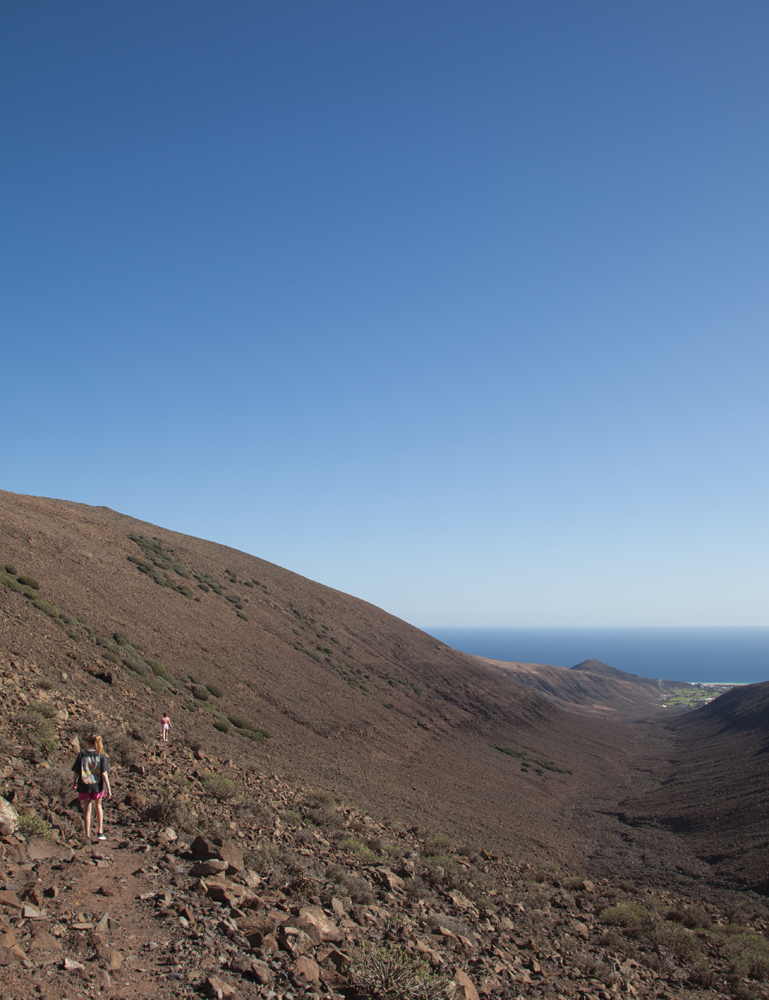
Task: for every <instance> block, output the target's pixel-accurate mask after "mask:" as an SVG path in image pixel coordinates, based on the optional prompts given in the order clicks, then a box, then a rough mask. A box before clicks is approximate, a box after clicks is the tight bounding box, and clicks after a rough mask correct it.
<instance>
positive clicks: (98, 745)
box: [88, 733, 104, 753]
mask: <svg viewBox="0 0 769 1000" xmlns="http://www.w3.org/2000/svg"><path fill="white" fill-rule="evenodd" d="M88 746H89V747H93V748H94V750H95V751H96V752H97V753H103V751H104V746H103V744H102V741H101V736H99V734H98V733H91V735H90V736H89V737H88Z"/></svg>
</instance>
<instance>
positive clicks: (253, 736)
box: [236, 729, 270, 743]
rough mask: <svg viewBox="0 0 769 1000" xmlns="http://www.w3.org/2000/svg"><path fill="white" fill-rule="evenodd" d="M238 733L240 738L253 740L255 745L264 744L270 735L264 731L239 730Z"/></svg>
mask: <svg viewBox="0 0 769 1000" xmlns="http://www.w3.org/2000/svg"><path fill="white" fill-rule="evenodd" d="M236 732H237V734H238V736H245V738H246V739H247V740H253V741H254V743H264V741H265V740H266V739H267V737H268V736H269V735H270V734H269V733H268V732H266V730H264V729H237V730H236Z"/></svg>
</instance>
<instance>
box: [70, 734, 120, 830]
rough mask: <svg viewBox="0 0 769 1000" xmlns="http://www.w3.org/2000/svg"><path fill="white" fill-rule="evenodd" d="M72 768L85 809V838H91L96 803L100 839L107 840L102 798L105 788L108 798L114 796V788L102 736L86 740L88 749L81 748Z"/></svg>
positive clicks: (93, 736) (92, 735)
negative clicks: (111, 786) (92, 815)
mask: <svg viewBox="0 0 769 1000" xmlns="http://www.w3.org/2000/svg"><path fill="white" fill-rule="evenodd" d="M72 770H73V771H74V773H75V774H76V775H77V781H76V782H75V790H76V791H77V797H78V799H79V801H80V803H81V805H82V809H83V823H84V825H85V839H86V840H90V839H91V806H92V805H93V804H94V802H95V803H96V821H97V822H98V824H99V834H98V837H97V839H98V840H106V839H107V838H106V837H105V836H104V812H103V810H102V806H101V800H102V799H103V798H104V789H105V788H106V790H107V798H108V799H111V798H112V789H111V788H110V785H109V775H108V773H107V772H108V771H109V760H108V759H107V755H106V754H105V753H104V748H103V746H102V742H101V736H98V735H97V734H96V733H91V735H90V736H89V737H88V739H87V740H86V749H85V750H81V751H80V753H79V754H78V755H77V759H76V760H75V763H74V764H73V765H72Z"/></svg>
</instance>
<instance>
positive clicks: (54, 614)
mask: <svg viewBox="0 0 769 1000" xmlns="http://www.w3.org/2000/svg"><path fill="white" fill-rule="evenodd" d="M32 603H33V604H34V606H35V607H36V608H37V610H38V611H42V612H43V613H44V614H46V615H48V617H49V618H58V617H59V609H58V608H55V607H54V606H53V605H52V604H49V603H48V601H44V600H43V598H42V597H35V598H33V599H32Z"/></svg>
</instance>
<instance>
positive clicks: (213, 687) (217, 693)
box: [206, 684, 222, 698]
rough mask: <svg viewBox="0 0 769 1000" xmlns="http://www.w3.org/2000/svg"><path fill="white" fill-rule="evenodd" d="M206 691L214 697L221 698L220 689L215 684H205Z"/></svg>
mask: <svg viewBox="0 0 769 1000" xmlns="http://www.w3.org/2000/svg"><path fill="white" fill-rule="evenodd" d="M206 691H209V692H210V693H211V694H212V695H213V696H214V698H221V696H222V689H221V688H220V687H217V686H216V684H206Z"/></svg>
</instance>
